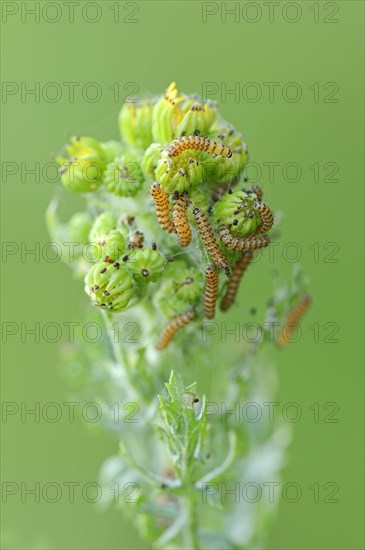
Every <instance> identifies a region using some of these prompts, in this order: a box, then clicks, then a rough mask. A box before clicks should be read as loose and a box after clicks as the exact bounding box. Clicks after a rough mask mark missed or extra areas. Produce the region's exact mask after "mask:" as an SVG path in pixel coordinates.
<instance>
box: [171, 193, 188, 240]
mask: <svg viewBox="0 0 365 550" xmlns="http://www.w3.org/2000/svg"><path fill="white" fill-rule="evenodd" d="M187 206H188V196H187V195H186V194H182V195H180V197H178V198H177V199H176V201H175V204H174V207H173V209H172V220H173V223H174V226H175V229H176V232H177V234H178V237H179V243H180V245H181V246H188V245H189V244H190V241H191V229H190V225H189V223H188V220H187V219H186V208H187Z"/></svg>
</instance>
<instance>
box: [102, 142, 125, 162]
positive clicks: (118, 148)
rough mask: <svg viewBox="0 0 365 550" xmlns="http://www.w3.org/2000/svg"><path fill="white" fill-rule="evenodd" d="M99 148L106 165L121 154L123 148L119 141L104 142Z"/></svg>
mask: <svg viewBox="0 0 365 550" xmlns="http://www.w3.org/2000/svg"><path fill="white" fill-rule="evenodd" d="M100 146H101V148H102V150H103V151H104V154H105V158H106V162H107V163H108V164H109V163H110V162H113V160H114V159H115V158H116V157H119V156H120V155H122V154H123V146H122V144H121V143H120V142H119V141H105V142H104V143H100Z"/></svg>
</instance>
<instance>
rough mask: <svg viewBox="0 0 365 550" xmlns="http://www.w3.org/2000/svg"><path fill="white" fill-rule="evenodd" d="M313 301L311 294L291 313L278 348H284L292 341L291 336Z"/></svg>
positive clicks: (302, 299) (278, 341)
mask: <svg viewBox="0 0 365 550" xmlns="http://www.w3.org/2000/svg"><path fill="white" fill-rule="evenodd" d="M310 303H311V299H310V296H309V294H305V295H304V296H302V298H301V299H300V301H299V302H298V303H297V305H296V306H295V307H294V308H293V309H292V310H291V311H290V313H289V315H288V318H287V321H286V323H285V325H283V327H282V329H281V332H280V335H279V338H278V340H277V343H276V344H277V346H278V347H279V348H283V347H284V346H286V344H288V342H289V341H290V336H291V335H292V334H293V332H294V330H295V328H296V326H297V325H298V323H299V321H300V320H301V318H302V317H303V315H304V313H305V312H306V311H307V309H308V307H309V306H310Z"/></svg>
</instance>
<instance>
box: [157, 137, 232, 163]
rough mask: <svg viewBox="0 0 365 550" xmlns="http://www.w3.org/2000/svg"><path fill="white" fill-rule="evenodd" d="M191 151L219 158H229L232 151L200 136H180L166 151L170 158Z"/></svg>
mask: <svg viewBox="0 0 365 550" xmlns="http://www.w3.org/2000/svg"><path fill="white" fill-rule="evenodd" d="M189 149H193V150H194V151H205V152H206V153H211V154H212V155H219V156H221V157H226V158H231V156H232V151H231V149H230V148H229V147H227V146H226V145H223V144H222V143H217V142H216V141H214V140H212V139H209V138H205V137H202V136H199V135H197V136H195V135H193V136H182V137H181V138H179V139H175V140H174V141H173V142H172V143H171V145H170V147H169V148H168V150H167V155H168V156H169V157H170V158H171V157H177V156H178V155H180V154H181V153H183V152H184V151H188V150H189Z"/></svg>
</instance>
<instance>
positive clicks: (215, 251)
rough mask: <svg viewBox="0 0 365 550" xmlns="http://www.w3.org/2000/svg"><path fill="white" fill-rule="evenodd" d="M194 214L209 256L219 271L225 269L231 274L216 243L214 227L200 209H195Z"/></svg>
mask: <svg viewBox="0 0 365 550" xmlns="http://www.w3.org/2000/svg"><path fill="white" fill-rule="evenodd" d="M193 214H194V218H195V221H196V224H197V226H198V231H199V233H200V237H201V239H202V241H203V243H204V246H205V248H206V249H207V251H208V254H209V256H210V257H211V258H212V260H213V263H214V264H215V265H216V266H217V267H218V268H219V269H224V270H225V271H226V273H229V267H228V262H227V260H226V258H225V256H224V254H223V252H222V251H221V249H220V247H219V244H218V243H217V241H216V238H215V236H214V233H213V229H212V226H211V225H210V223H209V220H208V218H207V216H206V214H204V212H203V211H202V210H200V209H199V208H194V210H193Z"/></svg>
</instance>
